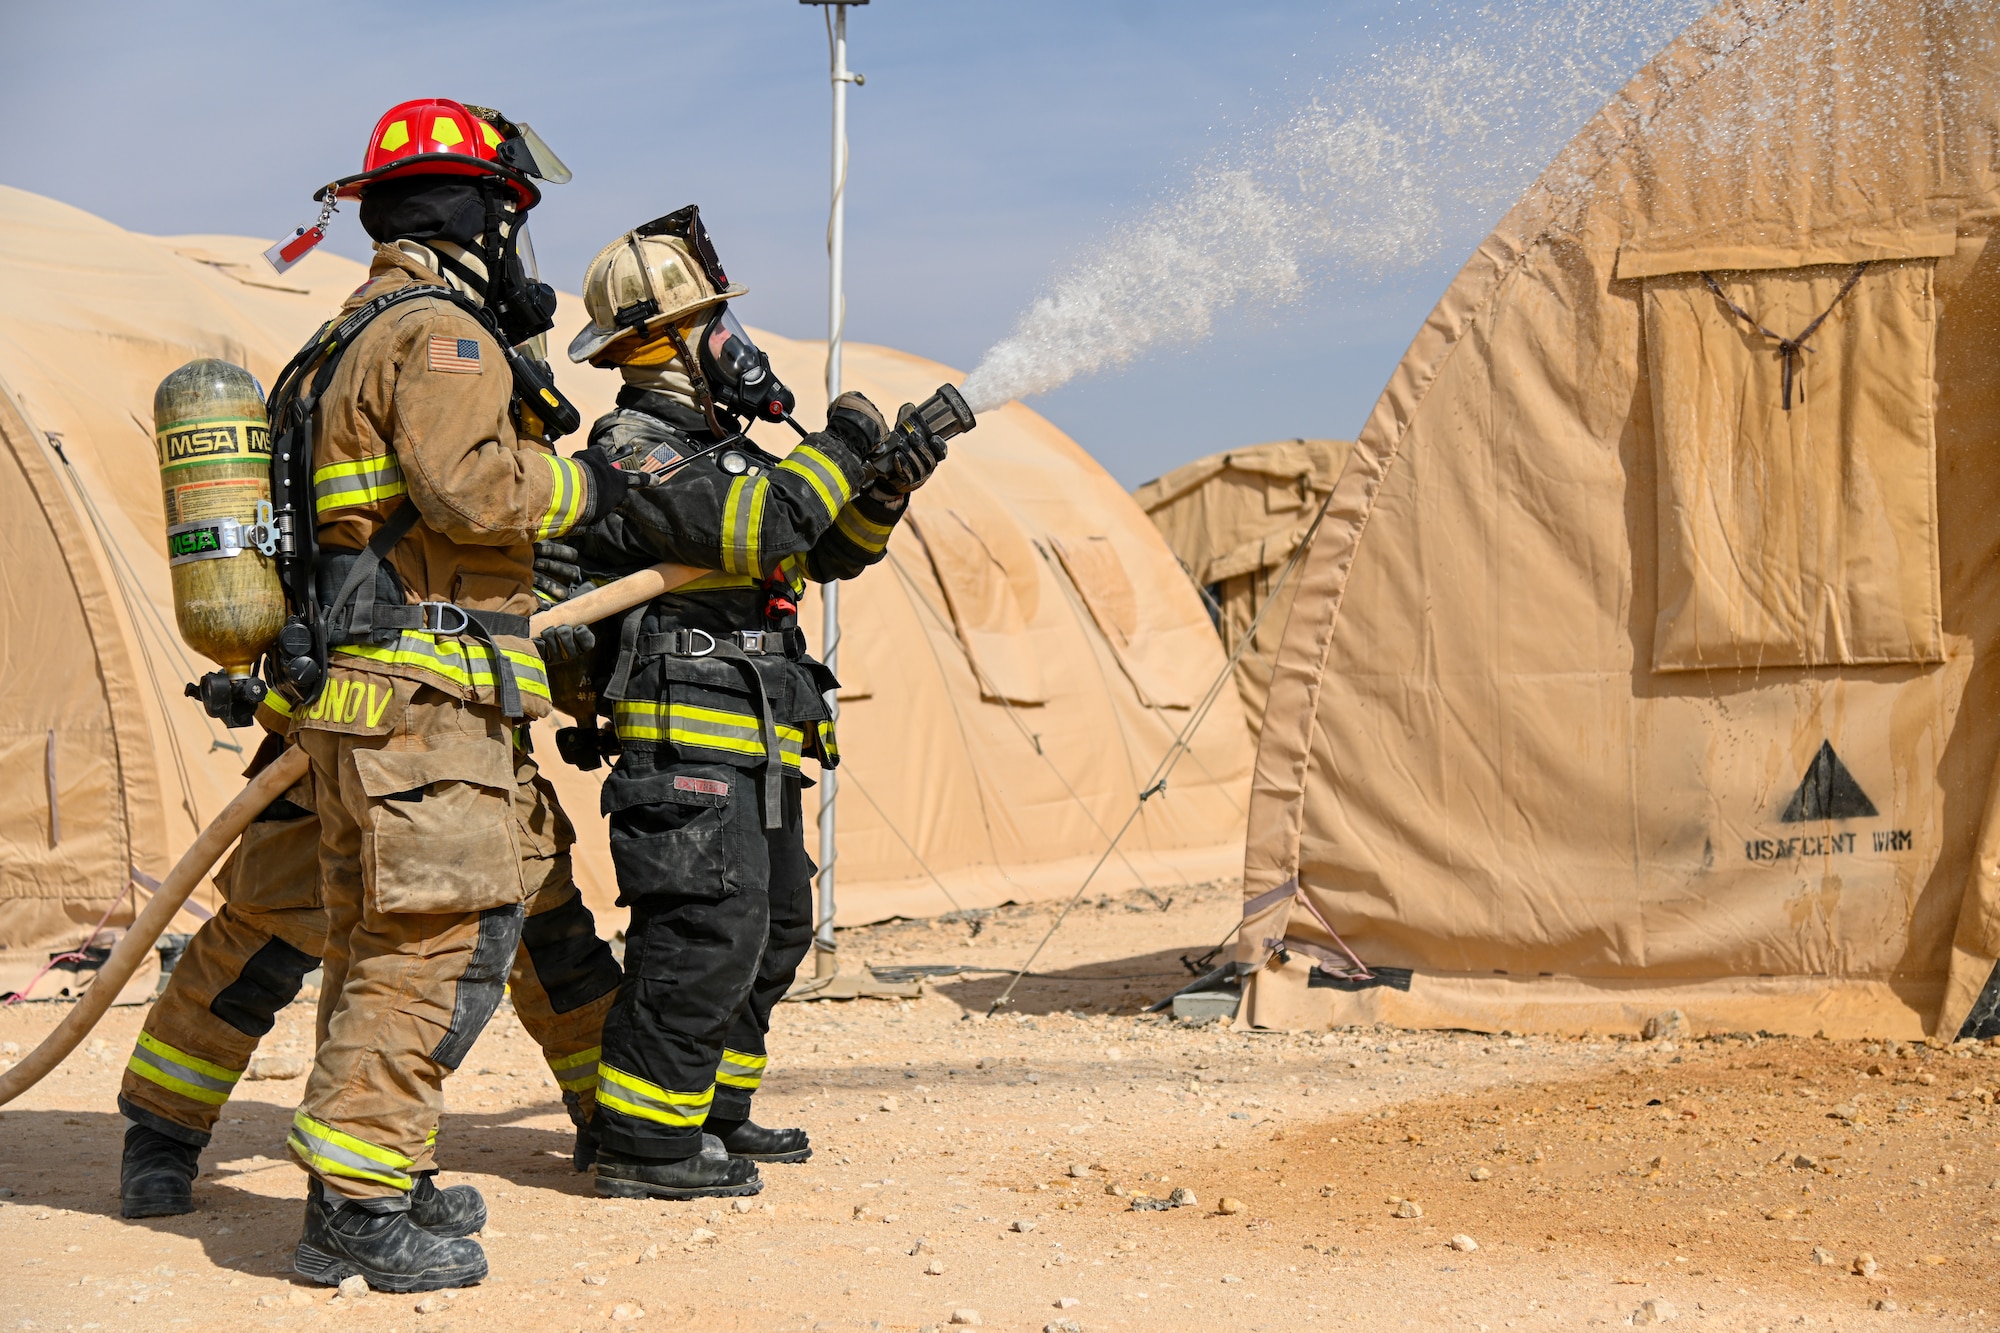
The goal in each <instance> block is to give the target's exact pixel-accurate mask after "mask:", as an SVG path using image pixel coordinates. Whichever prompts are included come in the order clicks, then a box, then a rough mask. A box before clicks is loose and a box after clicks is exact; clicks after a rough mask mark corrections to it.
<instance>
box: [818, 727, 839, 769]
mask: <svg viewBox="0 0 2000 1333" xmlns="http://www.w3.org/2000/svg"><path fill="white" fill-rule="evenodd" d="M818 726H819V748H820V752H821V753H823V754H824V755H825V756H826V760H827V762H828V763H829V764H837V763H839V762H840V742H839V740H837V739H836V738H835V736H834V733H833V723H831V722H825V721H822V722H820V723H819V724H818Z"/></svg>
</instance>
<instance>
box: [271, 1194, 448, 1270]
mask: <svg viewBox="0 0 2000 1333" xmlns="http://www.w3.org/2000/svg"><path fill="white" fill-rule="evenodd" d="M440 1193H442V1191H440ZM292 1267H293V1268H294V1269H295V1270H297V1272H298V1274H299V1276H300V1277H303V1278H306V1279H309V1280H310V1281H313V1282H319V1283H323V1284H324V1285H326V1286H329V1287H337V1286H339V1285H340V1282H341V1279H342V1278H348V1277H353V1276H354V1275H356V1274H357V1273H358V1274H360V1276H361V1278H362V1279H363V1280H364V1281H365V1282H367V1283H368V1285H369V1286H370V1287H373V1288H374V1289H375V1290H376V1291H393V1292H405V1291H437V1290H439V1289H441V1288H444V1287H469V1286H471V1285H472V1284H473V1283H475V1282H477V1281H479V1280H480V1279H481V1278H483V1277H485V1276H486V1251H484V1250H482V1249H480V1248H479V1242H478V1241H476V1240H465V1239H461V1238H453V1237H447V1236H436V1235H432V1234H431V1233H430V1232H428V1231H425V1230H424V1229H423V1228H422V1227H419V1226H418V1225H417V1224H416V1223H415V1222H412V1221H411V1220H410V1215H409V1213H407V1212H395V1213H371V1212H369V1211H368V1210H367V1209H366V1208H361V1207H358V1206H356V1205H355V1204H352V1203H347V1202H340V1203H334V1202H330V1201H329V1200H328V1199H327V1197H326V1193H325V1191H324V1190H323V1189H322V1188H321V1186H320V1183H319V1182H318V1181H317V1180H314V1181H310V1182H308V1183H307V1185H306V1227H305V1234H303V1235H302V1236H300V1237H299V1248H298V1252H297V1253H296V1254H295V1255H294V1256H293V1257H292Z"/></svg>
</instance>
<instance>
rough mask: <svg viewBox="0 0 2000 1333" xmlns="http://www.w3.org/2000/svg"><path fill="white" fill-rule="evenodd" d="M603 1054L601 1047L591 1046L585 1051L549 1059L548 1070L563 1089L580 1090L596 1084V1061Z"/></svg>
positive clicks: (569, 1090)
mask: <svg viewBox="0 0 2000 1333" xmlns="http://www.w3.org/2000/svg"><path fill="white" fill-rule="evenodd" d="M603 1054H604V1048H603V1047H601V1046H593V1047H591V1048H590V1049H589V1050H587V1051H578V1052H577V1053H576V1054H575V1055H565V1056H562V1057H561V1058H559V1059H555V1060H551V1061H549V1071H550V1072H551V1073H553V1074H554V1075H555V1076H556V1082H557V1083H558V1084H560V1085H561V1086H562V1087H563V1089H564V1090H566V1091H568V1092H582V1091H584V1090H585V1089H587V1088H594V1087H596V1086H597V1061H598V1058H599V1057H600V1056H602V1055H603Z"/></svg>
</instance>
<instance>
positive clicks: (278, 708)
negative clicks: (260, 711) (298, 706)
mask: <svg viewBox="0 0 2000 1333" xmlns="http://www.w3.org/2000/svg"><path fill="white" fill-rule="evenodd" d="M264 706H265V707H267V708H269V709H270V710H271V711H272V712H274V713H276V714H277V715H278V716H279V717H290V716H291V715H292V701H291V700H290V699H287V698H286V697H285V696H284V695H282V694H280V693H278V692H277V691H276V690H268V691H266V692H265V694H264Z"/></svg>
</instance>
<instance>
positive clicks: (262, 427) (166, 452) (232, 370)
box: [153, 357, 285, 725]
mask: <svg viewBox="0 0 2000 1333" xmlns="http://www.w3.org/2000/svg"><path fill="white" fill-rule="evenodd" d="M153 438H154V441H155V442H156V443H157V444H158V446H159V450H160V488H161V490H162V491H164V492H165V494H166V501H167V564H168V566H169V568H170V569H171V570H172V572H173V581H174V620H175V621H176V623H178V624H179V626H180V631H181V637H182V638H183V639H185V640H187V645H188V647H190V648H192V649H194V650H195V651H196V652H198V653H200V654H202V655H203V656H204V657H207V658H210V659H212V660H213V661H215V662H216V663H218V664H219V665H220V666H221V667H222V669H223V671H224V672H225V673H227V675H228V677H229V679H230V680H231V681H236V680H245V679H246V678H248V677H249V676H250V671H251V667H252V666H253V665H254V664H255V663H256V661H257V658H258V657H259V656H260V655H261V654H262V653H263V651H264V650H265V649H266V648H268V647H269V646H270V644H271V641H272V640H273V639H275V638H276V637H277V635H278V630H279V629H280V628H281V627H282V626H283V625H284V623H285V593H284V589H283V588H282V587H281V586H280V585H279V583H278V570H277V566H276V565H275V564H273V563H272V559H271V557H272V556H273V555H274V554H275V553H276V551H277V547H276V544H275V541H274V537H275V533H274V532H273V530H272V526H271V423H270V418H269V417H268V416H266V415H265V412H264V391H263V388H262V386H261V385H259V384H258V383H257V380H256V377H255V376H253V375H251V373H250V372H249V371H247V370H245V369H243V367H241V366H236V365H231V364H230V363H229V362H227V361H218V360H215V359H214V358H212V357H205V358H203V359H202V360H199V361H190V362H188V363H187V364H186V365H184V366H182V367H181V368H180V369H179V370H176V371H175V372H174V373H173V374H171V375H169V376H167V377H166V378H165V379H163V380H161V381H160V387H159V388H158V389H157V390H155V391H154V393H153ZM252 688H254V687H252ZM256 693H257V694H258V695H259V696H260V697H261V695H262V691H261V690H257V691H256ZM245 721H246V722H247V721H248V719H247V718H246V719H245ZM239 725H240V724H239Z"/></svg>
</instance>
